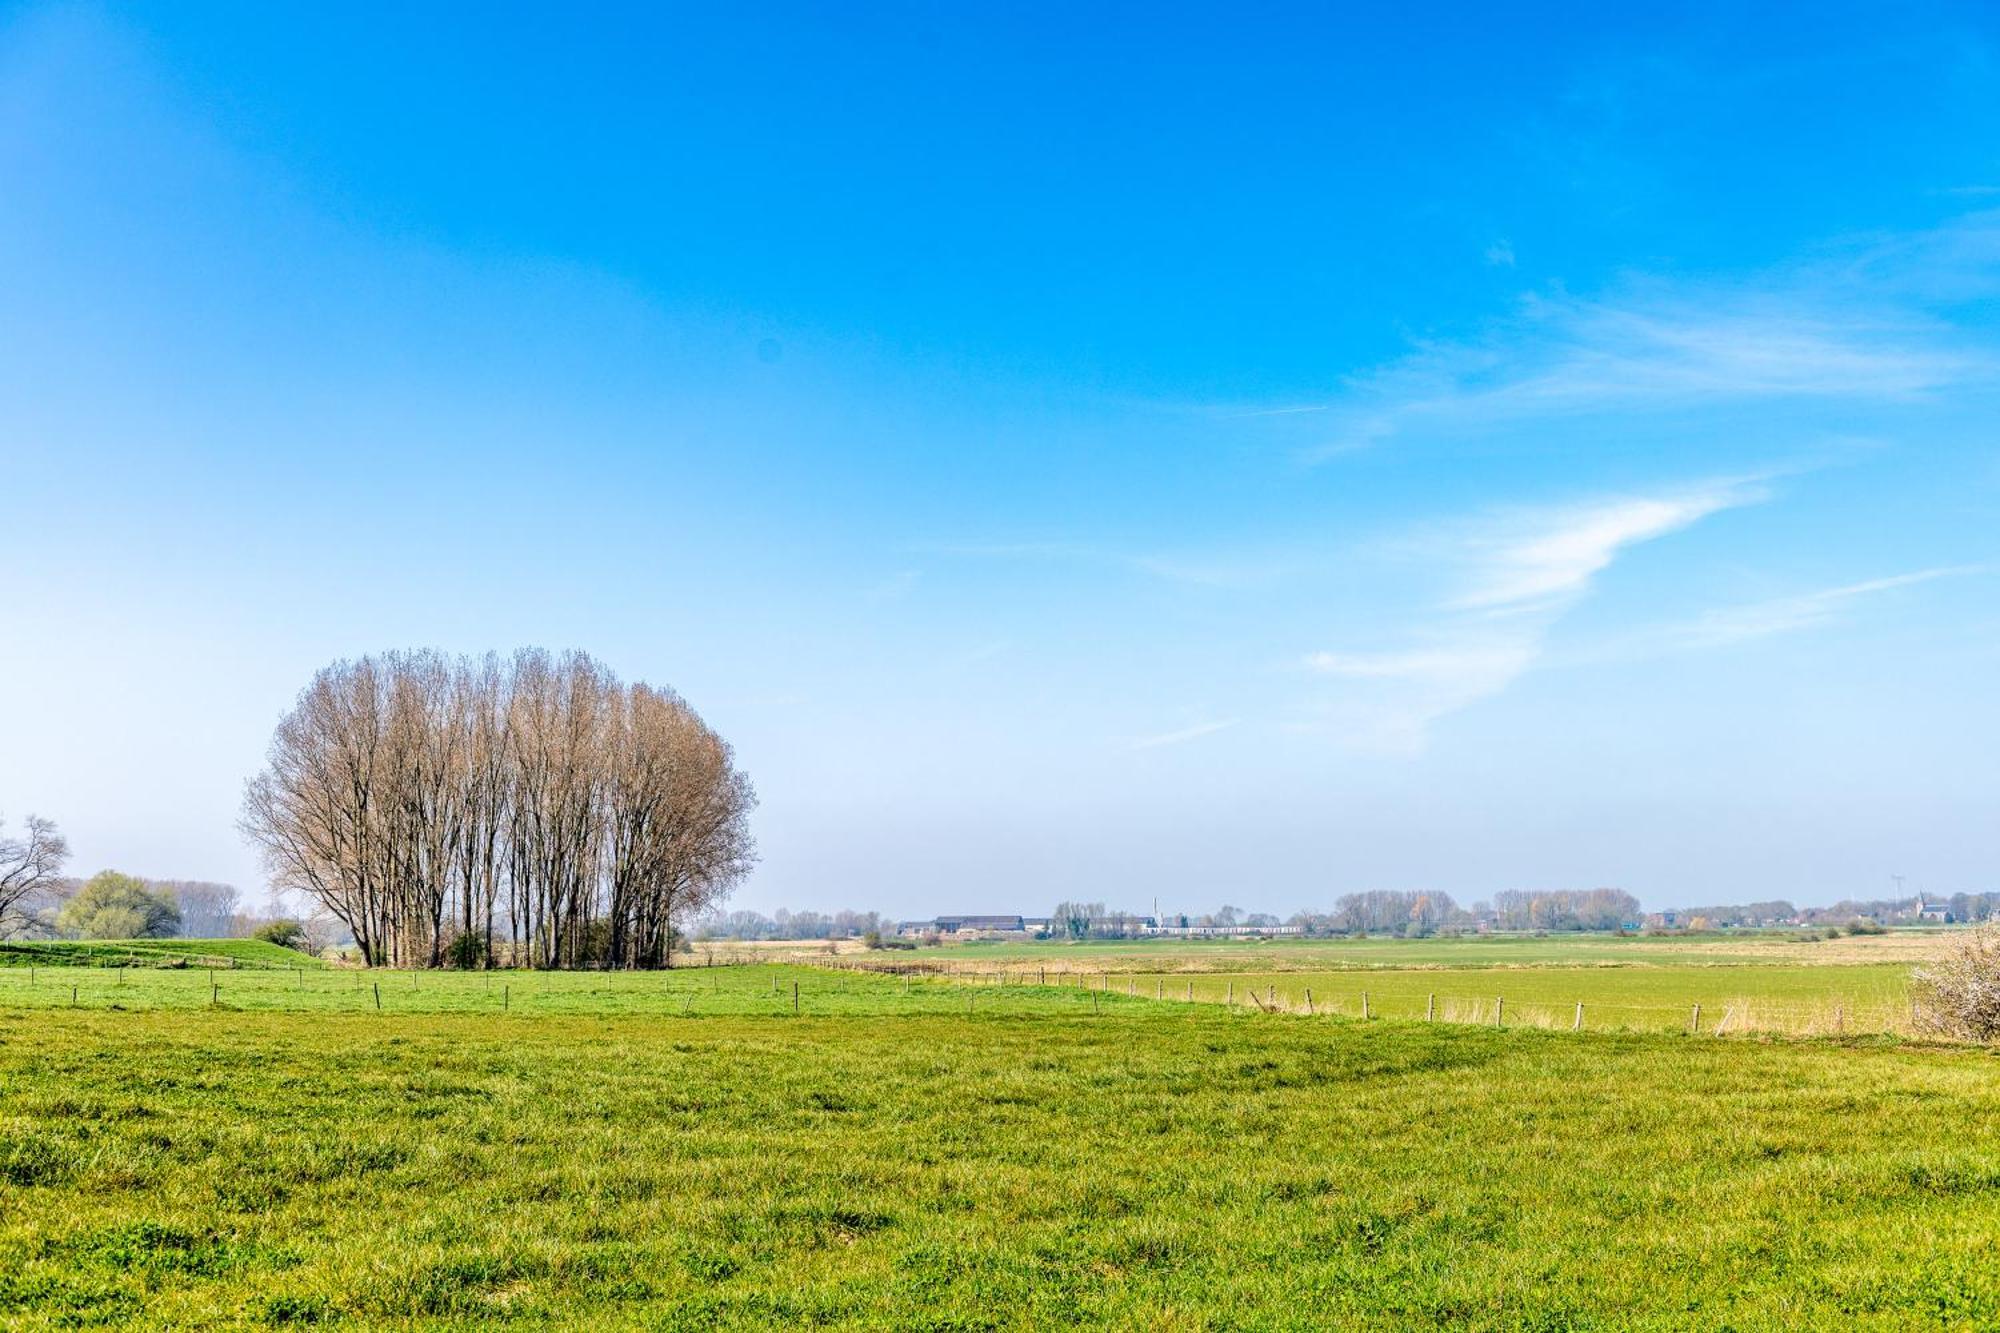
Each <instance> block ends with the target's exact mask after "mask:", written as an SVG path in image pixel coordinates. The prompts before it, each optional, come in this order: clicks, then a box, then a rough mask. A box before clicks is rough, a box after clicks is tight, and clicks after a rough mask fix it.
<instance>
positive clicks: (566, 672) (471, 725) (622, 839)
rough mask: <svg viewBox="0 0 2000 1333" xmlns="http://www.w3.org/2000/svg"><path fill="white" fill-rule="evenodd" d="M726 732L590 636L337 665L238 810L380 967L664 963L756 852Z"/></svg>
mask: <svg viewBox="0 0 2000 1333" xmlns="http://www.w3.org/2000/svg"><path fill="white" fill-rule="evenodd" d="M755 803H756V797H755V794H754V793H753V791H752V789H751V786H750V783H749V780H748V779H747V778H746V777H745V776H744V775H743V774H742V773H741V772H739V771H738V770H737V769H736V767H735V763H734V757H733V755H732V753H731V751H730V749H729V746H728V744H727V743H726V742H724V741H723V740H722V738H721V737H719V736H717V735H716V734H715V732H713V731H712V730H710V729H709V727H708V726H707V725H706V724H705V723H704V722H703V721H702V720H701V718H700V717H699V716H697V715H696V714H695V712H694V710H693V709H691V708H689V707H688V705H687V704H686V703H685V702H683V701H682V700H681V698H680V697H679V696H678V695H676V694H674V693H673V692H672V691H670V690H664V689H657V688H654V687H652V686H648V685H640V684H635V685H630V686H627V685H625V684H623V683H621V682H620V681H619V680H618V678H617V677H616V676H615V675H613V674H612V673H611V672H610V671H609V670H608V669H606V668H605V667H604V666H602V665H601V664H599V663H598V662H596V661H594V660H592V659H591V658H590V657H588V656H586V655H584V654H581V653H571V654H566V655H563V656H560V657H558V656H554V655H552V654H549V653H547V652H544V651H542V650H539V649H524V650H522V651H521V652H518V653H516V654H515V655H514V656H513V657H512V658H511V659H509V660H507V661H505V662H503V661H501V660H500V659H498V658H496V657H494V656H492V655H488V656H485V657H481V658H477V659H469V658H453V657H446V656H444V655H443V654H440V653H435V652H409V653H390V654H387V655H385V656H383V657H379V658H378V657H363V658H360V659H358V660H356V661H352V662H341V663H338V664H336V665H334V666H331V667H328V668H327V669H325V670H324V671H321V672H320V673H319V674H318V675H317V676H316V677H314V679H313V681H312V683H311V684H310V685H309V686H307V688H306V690H305V691H304V693H302V694H301V695H300V696H299V700H298V703H297V704H296V705H295V706H294V707H293V709H292V711H291V712H290V713H288V714H287V715H286V716H285V717H284V719H283V720H282V721H281V722H280V723H279V725H278V729H277V733H276V735H275V736H274V737H273V739H272V742H271V750H270V756H269V765H268V767H267V768H266V769H265V771H264V772H263V773H262V774H260V775H258V776H257V777H256V778H254V779H252V780H251V782H250V784H249V786H248V788H247V790H246V792H245V796H244V808H243V820H242V827H243V829H244V831H245V833H246V834H247V835H248V836H249V837H250V838H251V839H252V840H253V841H254V842H255V843H257V845H258V846H259V847H260V848H261V849H262V851H263V853H264V857H265V862H266V865H267V866H268V867H269V869H270V871H271V875H272V880H273V883H274V885H276V886H277V887H278V888H280V889H287V890H290V889H295V890H299V891H301V892H304V893H305V894H307V895H309V896H310V897H311V898H313V899H315V900H316V901H318V902H319V903H321V904H322V905H323V906H324V907H325V908H326V909H327V910H328V911H329V912H331V913H332V914H333V915H334V916H335V917H337V918H338V919H339V920H340V921H341V922H342V924H344V925H345V926H346V927H347V928H348V929H349V930H350V931H351V932H353V935H354V939H355V943H356V945H357V947H358V948H359V949H360V951H361V953H362V955H363V957H364V958H365V959H366V960H367V961H368V962H369V963H371V964H380V963H387V964H392V965H400V966H438V965H440V964H441V963H443V962H444V961H445V960H446V958H447V956H448V955H449V956H450V957H452V958H454V959H455V960H458V961H460V962H463V961H464V960H466V959H468V958H474V957H476V958H478V959H480V960H492V959H495V958H496V957H497V956H498V954H499V952H500V946H501V944H502V943H503V940H504V944H505V952H506V954H507V957H508V958H509V959H511V960H512V961H514V962H517V963H522V964H527V965H530V966H536V967H573V966H578V965H605V966H612V967H657V966H662V965H665V964H666V963H667V962H668V961H669V957H668V955H669V952H670V949H671V947H672V943H673V939H674V936H675V932H676V929H677V927H676V923H677V922H680V921H685V920H687V919H688V918H690V917H692V916H693V915H695V914H697V913H699V912H700V911H702V910H703V909H704V908H706V907H707V906H709V905H710V904H711V903H713V902H715V901H717V900H718V899H719V898H720V896H721V895H722V894H724V893H726V892H727V891H728V889H729V888H730V887H731V886H732V885H733V884H734V883H735V882H736V881H737V880H738V879H740V878H741V877H742V875H743V874H744V873H745V872H746V871H747V870H748V868H749V866H750V865H751V863H752V861H753V859H754V847H753V844H752V841H751V838H750V832H749V813H750V810H751V808H752V807H753V806H754V805H755Z"/></svg>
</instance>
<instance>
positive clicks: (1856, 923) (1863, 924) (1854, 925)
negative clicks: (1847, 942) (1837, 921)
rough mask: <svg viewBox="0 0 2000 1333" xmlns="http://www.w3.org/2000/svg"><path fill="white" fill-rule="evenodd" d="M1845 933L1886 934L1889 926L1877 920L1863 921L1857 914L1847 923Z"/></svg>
mask: <svg viewBox="0 0 2000 1333" xmlns="http://www.w3.org/2000/svg"><path fill="white" fill-rule="evenodd" d="M1847 933H1848V934H1850V935H1887V934H1888V933H1889V928H1888V927H1887V926H1885V925H1882V924H1880V923H1879V922H1875V921H1864V920H1862V919H1861V918H1860V917H1858V916H1857V917H1855V918H1854V919H1853V920H1852V921H1850V922H1848V923H1847Z"/></svg>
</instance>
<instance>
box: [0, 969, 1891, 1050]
mask: <svg viewBox="0 0 2000 1333" xmlns="http://www.w3.org/2000/svg"><path fill="white" fill-rule="evenodd" d="M1826 970H1827V971H1829V972H1837V971H1840V970H1841V969H1838V968H1828V969H1826ZM1736 971H1737V972H1738V976H1737V978H1736V979H1738V980H1742V979H1743V978H1742V976H1741V973H1742V972H1754V971H1755V969H1738V970H1736ZM814 973H844V974H850V975H852V976H853V977H854V983H848V984H844V985H843V984H839V983H835V982H834V981H833V978H831V977H829V978H828V979H827V983H828V984H817V983H814V982H812V981H811V980H810V978H811V976H812V975H813V974H814ZM1472 975H1474V974H1473V973H1467V972H1438V973H1436V974H1433V975H1424V974H1412V973H1408V972H1404V973H1399V974H1394V975H1393V976H1388V975H1379V974H1378V975H1377V976H1375V977H1372V978H1371V977H1369V976H1368V975H1367V974H1363V973H1353V974H1342V975H1341V976H1340V977H1339V978H1338V979H1336V980H1334V981H1333V982H1332V983H1331V984H1329V981H1328V979H1327V978H1326V977H1325V976H1315V977H1311V978H1306V977H1285V978H1279V977H1274V976H1272V975H1269V974H1265V975H1255V974H1218V973H1208V972H1203V973H1152V974H1140V973H1117V972H1110V971H1103V970H1098V971H1090V970H1086V969H1082V968H1073V967H1061V966H1057V967H1049V966H1046V965H1041V964H1037V965H1034V966H1027V967H1002V968H993V967H986V968H973V967H963V966H955V965H951V964H945V963H940V962H938V961H935V960H910V961H907V962H905V961H895V962H891V961H887V960H882V961H877V960H873V959H868V960H857V959H852V958H842V959H834V958H828V959H823V960H810V961H792V962H788V963H784V964H769V963H759V964H756V965H752V964H750V963H749V960H743V961H738V960H736V959H733V958H728V959H725V958H711V959H704V960H700V961H699V962H698V964H697V965H696V966H693V967H681V968H674V969H669V970H663V971H657V972H535V971H528V970H519V971H515V970H507V969H501V970H493V971H484V972H451V971H387V970H380V969H376V970H370V969H362V968H337V967H319V966H303V965H302V966H300V967H297V968H291V969H273V968H245V967H240V966H237V965H236V963H235V962H234V960H230V959H225V958H218V959H215V960H212V964H210V965H203V964H190V965H184V966H173V967H162V966H161V965H159V964H158V963H157V962H156V961H155V960H152V959H145V960H142V961H135V962H133V963H132V964H129V965H125V966H110V965H106V964H104V963H102V962H99V963H98V964H96V965H93V966H34V965H30V966H10V967H0V1005H12V1006H28V1007H36V1008H47V1007H75V1008H98V1009H158V1008H173V1009H187V1008H203V1007H206V1008H214V1009H222V1008H235V1009H257V1010H271V1011H287V1010H316V1011H317V1010H348V1011H360V1012H369V1011H373V1012H385V1011H393V1012H423V1013H447V1012H484V1013H502V1014H506V1013H516V1012H519V1013H565V1014H591V1013H603V1014H611V1013H644V1014H655V1015H669V1016H671V1015H682V1016H694V1015H696V1014H710V1013H720V1012H728V1013H732V1014H783V1013H791V1014H793V1015H802V1014H806V1013H813V1014H838V1013H850V1014H859V1013H870V1014H893V1013H897V1012H927V1013H940V1012H960V1011H961V1006H960V1005H959V1003H958V998H957V997H958V996H960V995H963V997H964V1004H963V1006H962V1011H963V1012H967V1013H973V1014H984V1013H994V1012H1006V1013H1018V1014H1022V1015H1028V1014H1033V1013H1044V1014H1057V1015H1059V1014H1066V1013H1067V1014H1075V1013H1089V1014H1092V1015H1103V1014H1106V1013H1116V1012H1121V1011H1126V1012H1138V1011H1145V1012H1157V1011H1156V1010H1155V1008H1154V1006H1158V1005H1165V1004H1179V1005H1204V1006H1222V1007H1224V1008H1225V1009H1227V1010H1228V1011H1230V1012H1234V1013H1238V1014H1244V1015H1266V1016H1274V1017H1303V1018H1338V1019H1356V1020H1362V1021H1376V1020H1394V1021H1410V1022H1431V1023H1452V1024H1471V1025H1479V1026H1491V1027H1501V1028H1518V1027H1529V1028H1540V1029H1552V1030H1568V1031H1589V1032H1599V1031H1635V1032H1637V1031H1646V1032H1663V1031H1682V1032H1687V1033H1691V1034H1700V1035H1704V1036H1732V1035H1752V1034H1771V1035H1784V1036H1846V1035H1863V1034H1898V1035H1910V1034H1914V1033H1916V1032H1918V1031H1919V1030H1920V1029H1919V1028H1918V1025H1917V1023H1916V1014H1915V1011H1914V1009H1913V1007H1912V1005H1911V1003H1910V1001H1909V999H1908V996H1907V994H1884V993H1876V994H1873V995H1869V994H1861V993H1854V992H1847V991H1841V990H1837V989H1835V988H1833V987H1829V988H1828V989H1827V990H1826V991H1824V992H1820V993H1815V994H1813V995H1811V996H1809V997H1803V998H1801V997H1796V996H1794V997H1785V996H1776V995H1760V994H1757V993H1755V992H1754V989H1745V990H1743V991H1740V992H1730V991H1722V990H1711V991H1709V992H1707V993H1703V994H1701V995H1699V996H1698V997H1693V996H1690V997H1688V998H1675V999H1660V1000H1645V999H1632V998H1627V997H1624V996H1618V995H1607V994H1604V993H1602V992H1597V993H1589V992H1588V991H1585V993H1577V994H1573V995H1561V996H1556V995H1551V994H1550V993H1549V991H1550V989H1551V987H1554V986H1560V985H1562V984H1564V983H1565V981H1574V980H1575V978H1574V977H1563V978H1557V977H1554V976H1552V975H1551V974H1550V973H1547V972H1543V973H1542V974H1541V975H1540V976H1537V975H1536V970H1535V969H1520V970H1504V971H1501V972H1493V973H1480V974H1477V975H1479V976H1480V977H1481V979H1482V980H1487V981H1490V982H1492V983H1494V984H1492V985H1491V986H1490V987H1481V988H1480V989H1479V990H1477V991H1475V990H1473V989H1472V988H1471V987H1470V986H1468V985H1466V984H1465V982H1466V979H1467V978H1469V977H1470V976H1472ZM1627 975H1628V976H1629V974H1627ZM725 977H728V978H729V982H728V984H727V985H725V984H724V981H723V979H724V978H725ZM864 978H866V980H864ZM1441 978H1450V982H1449V983H1447V984H1446V986H1445V988H1443V989H1439V988H1437V985H1436V982H1437V980H1438V979H1441ZM1683 978H1684V974H1682V977H1680V978H1677V980H1681V982H1682V984H1684V979H1683ZM1829 980H1831V978H1829ZM898 982H900V983H901V984H900V985H898V984H896V983H898ZM856 983H858V984H856ZM1509 983H1511V988H1512V989H1513V990H1514V993H1513V994H1509V993H1507V992H1508V990H1509V989H1510V985H1509Z"/></svg>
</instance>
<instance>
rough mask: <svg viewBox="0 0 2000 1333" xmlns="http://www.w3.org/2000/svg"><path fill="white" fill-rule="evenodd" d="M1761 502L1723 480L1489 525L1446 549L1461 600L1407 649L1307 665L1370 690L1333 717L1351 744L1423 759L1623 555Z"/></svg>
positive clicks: (1420, 621)
mask: <svg viewBox="0 0 2000 1333" xmlns="http://www.w3.org/2000/svg"><path fill="white" fill-rule="evenodd" d="M1764 495H1765V492H1764V490H1763V489H1762V488H1761V487H1760V486H1757V485H1755V484H1748V483H1743V482H1735V481H1726V482H1715V483H1710V484H1707V485H1703V486H1697V487H1690V488H1687V489H1684V490H1681V491H1676V492H1669V493H1662V494H1659V495H1653V496H1620V497H1612V498H1607V499H1600V500H1595V501H1591V502H1589V503H1584V504H1576V505H1569V506H1564V507H1560V508H1553V509H1542V510H1535V511H1524V512H1520V513H1515V514H1512V515H1508V516H1506V517H1504V518H1501V519H1498V520H1489V521H1487V522H1486V523H1484V524H1482V525H1480V526H1478V527H1476V528H1474V529H1472V530H1469V531H1465V532H1462V533H1460V534H1458V535H1457V536H1456V538H1455V539H1454V540H1453V541H1452V543H1451V547H1452V549H1451V550H1450V551H1449V552H1448V553H1447V558H1448V559H1449V560H1450V561H1451V562H1452V564H1453V565H1454V566H1455V568H1456V581H1457V583H1458V585H1459V587H1458V590H1457V591H1455V592H1453V593H1452V594H1451V595H1449V596H1447V597H1446V598H1445V599H1444V600H1443V601H1442V602H1440V603H1438V604H1436V605H1433V606H1431V607H1429V608H1427V609H1426V610H1424V611H1423V612H1422V613H1421V615H1420V616H1419V617H1418V618H1417V619H1416V621H1415V623H1414V624H1413V625H1412V627H1411V628H1410V630H1409V631H1408V633H1409V638H1410V640H1411V641H1410V642H1409V643H1406V644H1404V645H1402V646H1399V647H1395V648H1391V649H1386V650H1384V649H1368V650H1352V649H1339V650H1325V651H1321V652H1316V653H1313V654H1311V655H1309V656H1308V657H1307V658H1306V661H1305V665H1306V666H1307V668H1308V669H1310V670H1311V671H1313V672H1315V673H1318V674H1319V675H1322V676H1325V677H1329V678H1332V679H1336V680H1340V681H1343V682H1347V683H1349V684H1351V685H1353V686H1356V687H1358V688H1359V689H1361V690H1363V691H1365V693H1364V694H1361V695H1358V696H1351V697H1348V698H1344V699H1338V700H1335V701H1333V702H1332V704H1331V706H1330V709H1329V711H1330V713H1331V714H1332V715H1333V716H1334V717H1335V718H1336V719H1337V725H1339V726H1340V727H1341V728H1342V729H1343V730H1344V731H1346V732H1347V733H1348V736H1349V738H1350V739H1351V740H1354V741H1356V742H1358V743H1360V744H1362V745H1364V746H1366V747H1368V748H1376V749H1386V750H1392V751H1405V752H1408V751H1415V750H1419V749H1421V748H1422V747H1423V744H1424V742H1425V740H1426V738H1427V734H1428V731H1429V728H1430V727H1431V725H1432V724H1433V723H1435V722H1436V721H1438V720H1439V719H1440V718H1443V717H1446V716H1449V715H1450V714H1452V713H1455V712H1458V711H1459V710H1461V709H1464V708H1467V707H1469V706H1471V705H1472V704H1475V703H1478V702H1480V701H1481V700H1484V699H1490V698H1492V697H1494V696H1495V695H1498V694H1500V693H1502V692H1503V691H1505V690H1506V689H1507V688H1508V686H1510V685H1512V684H1513V683H1514V682H1515V681H1516V680H1518V679H1520V677H1521V676H1523V675H1524V674H1526V673H1527V672H1529V671H1531V670H1533V669H1534V667H1535V666H1536V665H1537V664H1538V662H1539V661H1540V660H1541V659H1542V657H1543V655H1544V653H1545V651H1546V645H1547V640H1548V635H1549V631H1550V629H1551V628H1552V627H1553V626H1554V625H1555V624H1556V622H1557V621H1558V620H1560V619H1561V618H1562V616H1563V615H1564V614H1565V613H1566V612H1567V611H1568V610H1569V609H1570V608H1571V607H1572V606H1574V605H1575V604H1576V603H1577V602H1578V601H1580V600H1581V599H1582V598H1583V597H1584V596H1586V595H1587V594H1588V592H1589V591H1590V587H1591V584H1592V581H1593V580H1594V579H1596V577H1597V576H1598V575H1600V574H1601V573H1603V572H1604V570H1606V569H1607V568H1609V567H1610V566H1611V564H1612V563H1613V562H1614V561H1615V560H1616V559H1617V558H1618V556H1619V555H1620V553H1622V552H1624V551H1626V550H1628V549H1629V548H1631V547H1634V546H1637V545H1640V544H1642V543H1645V542H1650V541H1655V540H1658V539H1660V538H1662V537H1666V536H1668V535H1669V534H1672V533H1675V532H1679V531H1681V530H1683V529H1685V528H1688V527H1690V526H1692V525H1693V524H1696V523H1698V522H1700V521H1701V520H1702V519H1704V518H1707V517H1709V516H1710V515H1713V514H1716V513H1720V512H1722V511H1723V510H1726V509H1732V508H1736V507H1739V506H1742V505H1748V504H1754V503H1757V502H1758V501H1760V500H1761V499H1763V498H1764Z"/></svg>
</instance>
